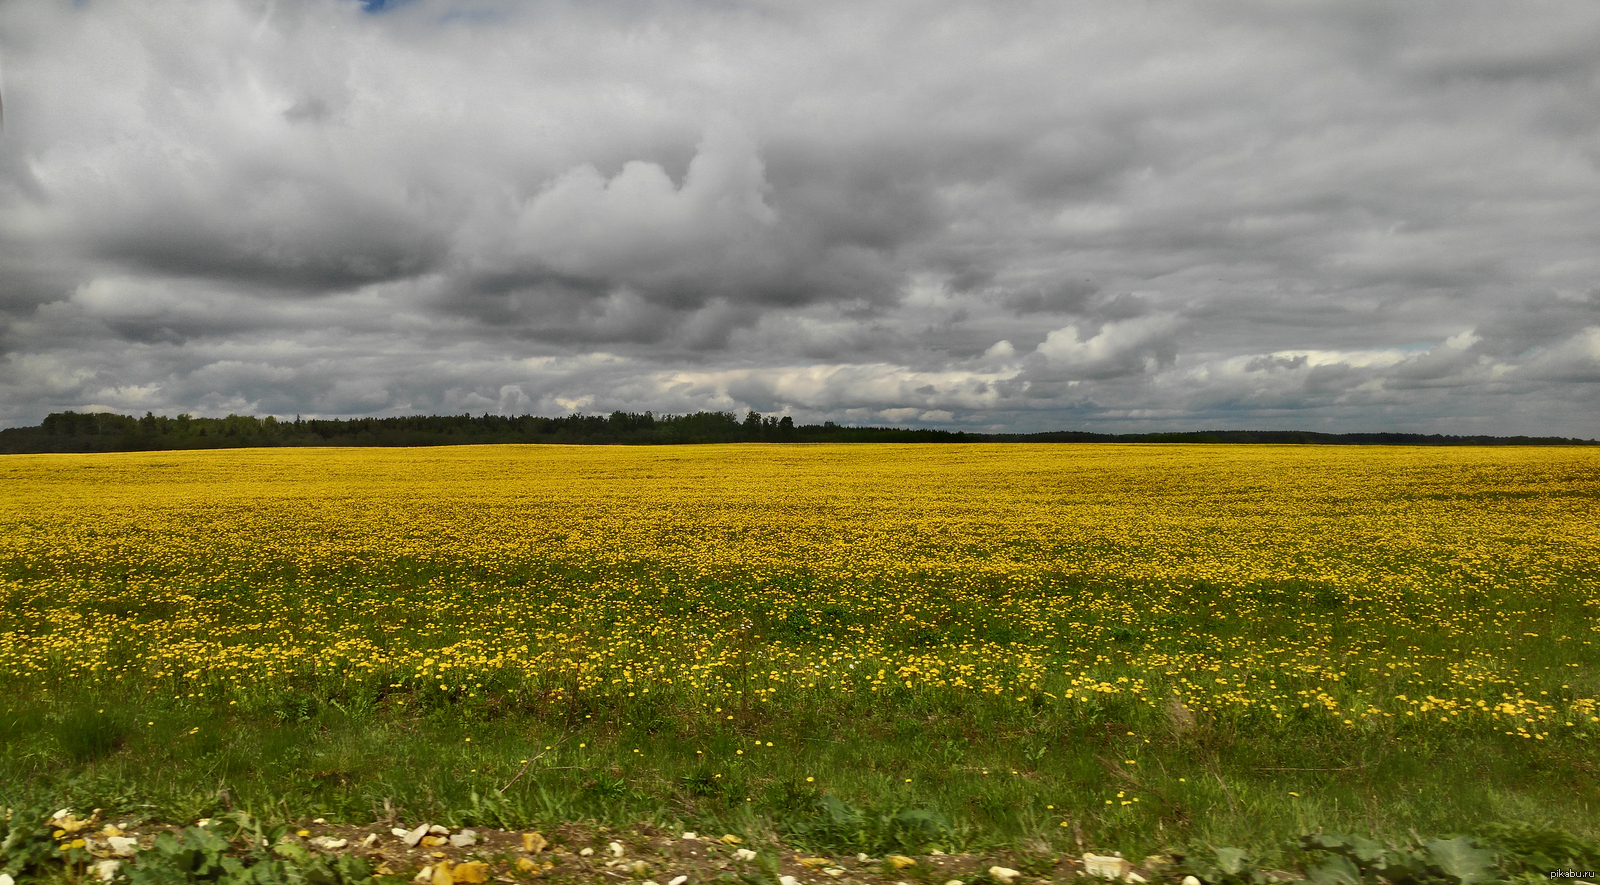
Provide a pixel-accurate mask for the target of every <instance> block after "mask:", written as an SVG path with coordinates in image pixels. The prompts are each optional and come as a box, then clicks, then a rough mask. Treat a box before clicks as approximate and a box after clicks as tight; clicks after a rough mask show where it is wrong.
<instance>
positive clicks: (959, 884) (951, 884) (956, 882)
mask: <svg viewBox="0 0 1600 885" xmlns="http://www.w3.org/2000/svg"><path fill="white" fill-rule="evenodd" d="M944 885H967V883H965V882H963V881H961V880H960V879H951V880H950V881H948V882H946V883H944Z"/></svg>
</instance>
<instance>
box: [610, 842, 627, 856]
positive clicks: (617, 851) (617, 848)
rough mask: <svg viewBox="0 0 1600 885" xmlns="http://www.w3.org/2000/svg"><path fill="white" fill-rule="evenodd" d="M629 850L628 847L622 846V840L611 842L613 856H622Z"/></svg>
mask: <svg viewBox="0 0 1600 885" xmlns="http://www.w3.org/2000/svg"><path fill="white" fill-rule="evenodd" d="M627 850H628V849H626V848H623V847H622V843H621V842H612V843H611V856H612V857H621V856H622V855H623V854H626V853H627Z"/></svg>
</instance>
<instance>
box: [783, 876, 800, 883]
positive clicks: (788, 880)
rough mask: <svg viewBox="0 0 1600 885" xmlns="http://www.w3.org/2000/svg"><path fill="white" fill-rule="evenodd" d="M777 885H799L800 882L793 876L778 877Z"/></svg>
mask: <svg viewBox="0 0 1600 885" xmlns="http://www.w3.org/2000/svg"><path fill="white" fill-rule="evenodd" d="M778 885H800V880H799V879H796V878H795V877H793V876H779V877H778Z"/></svg>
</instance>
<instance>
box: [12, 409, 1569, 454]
mask: <svg viewBox="0 0 1600 885" xmlns="http://www.w3.org/2000/svg"><path fill="white" fill-rule="evenodd" d="M733 442H782V443H798V442H845V443H874V442H899V443H908V442H916V443H921V442H929V443H936V442H943V443H963V442H1136V443H1164V442H1171V443H1265V444H1279V445H1423V446H1462V445H1469V446H1473V445H1476V446H1482V445H1595V444H1596V442H1595V441H1594V440H1580V439H1567V438H1563V437H1529V436H1512V437H1502V436H1444V435H1439V434H1431V435H1430V434H1417V433H1316V432H1312V431H1302V430H1223V431H1197V432H1192V433H1120V434H1113V433H1090V432H1087V431H1051V432H1045V433H972V432H967V431H950V430H927V429H912V428H900V427H849V426H843V425H839V424H835V423H834V422H832V421H828V422H824V423H822V424H796V423H794V420H793V419H792V418H790V417H788V416H783V417H781V418H779V417H772V416H762V415H759V414H757V413H755V412H749V413H747V414H746V415H745V416H744V418H743V419H740V418H739V417H738V416H737V415H735V414H734V413H732V412H695V413H693V414H688V415H655V414H653V413H651V412H643V413H639V412H612V413H611V414H610V415H579V414H572V415H567V416H565V417H557V418H546V417H542V416H539V415H522V416H505V415H489V414H483V415H409V416H404V417H393V418H342V419H330V418H310V419H303V418H300V417H296V418H295V419H294V420H292V421H289V420H279V419H278V418H275V417H273V416H271V415H269V416H267V417H264V418H257V417H254V416H251V415H229V416H227V417H226V418H198V417H195V416H193V415H178V416H177V417H167V416H163V415H155V414H152V413H149V412H146V413H145V415H144V417H143V418H136V417H134V416H132V415H117V414H113V413H109V412H56V413H53V414H51V415H50V416H49V417H47V418H45V419H44V421H42V422H40V423H39V424H38V425H37V426H34V427H11V428H7V429H5V430H0V453H6V454H16V453H24V452H141V451H160V450H168V449H220V448H244V447H268V446H441V445H444V446H447V445H470V444H480V445H481V444H486V443H558V444H578V445H682V444H693V443H733Z"/></svg>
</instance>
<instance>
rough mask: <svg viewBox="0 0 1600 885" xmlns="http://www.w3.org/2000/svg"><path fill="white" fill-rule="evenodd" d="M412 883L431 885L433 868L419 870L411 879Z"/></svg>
mask: <svg viewBox="0 0 1600 885" xmlns="http://www.w3.org/2000/svg"><path fill="white" fill-rule="evenodd" d="M411 881H413V882H415V883H417V885H429V883H431V882H432V881H433V867H423V868H422V869H420V870H417V874H416V875H415V876H412V877H411Z"/></svg>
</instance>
